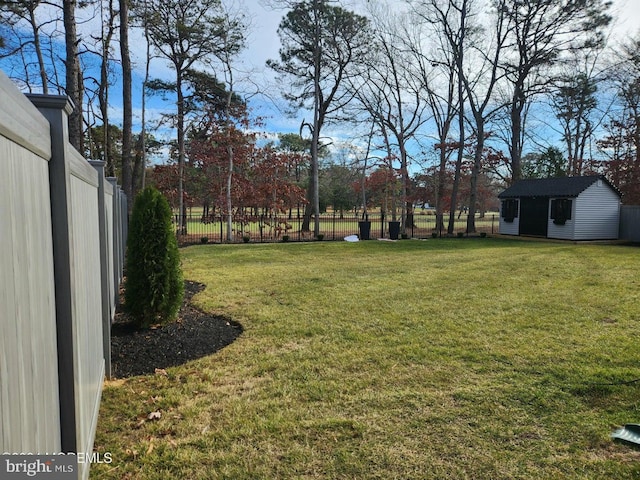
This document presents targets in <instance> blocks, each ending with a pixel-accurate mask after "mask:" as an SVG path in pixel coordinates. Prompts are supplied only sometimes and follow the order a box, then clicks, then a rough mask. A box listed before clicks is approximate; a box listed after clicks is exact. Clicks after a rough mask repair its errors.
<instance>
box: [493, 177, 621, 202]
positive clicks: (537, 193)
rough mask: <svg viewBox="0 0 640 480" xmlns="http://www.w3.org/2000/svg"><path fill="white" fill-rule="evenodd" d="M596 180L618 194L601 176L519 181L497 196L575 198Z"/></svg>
mask: <svg viewBox="0 0 640 480" xmlns="http://www.w3.org/2000/svg"><path fill="white" fill-rule="evenodd" d="M597 180H602V181H603V182H605V183H606V184H607V185H609V186H610V187H611V188H612V189H613V191H614V192H616V193H617V194H618V195H620V192H619V191H618V189H617V188H615V187H614V186H613V185H611V183H609V181H608V180H607V179H606V178H605V177H604V176H602V175H593V176H588V177H560V178H536V179H530V180H519V181H517V182H516V183H514V184H513V185H511V186H510V187H509V188H507V189H506V190H504V191H503V192H502V193H500V194H499V195H498V198H518V197H577V196H578V195H580V194H581V193H582V192H584V191H585V190H586V189H587V188H589V187H590V186H591V185H593V184H594V183H595V182H596V181H597Z"/></svg>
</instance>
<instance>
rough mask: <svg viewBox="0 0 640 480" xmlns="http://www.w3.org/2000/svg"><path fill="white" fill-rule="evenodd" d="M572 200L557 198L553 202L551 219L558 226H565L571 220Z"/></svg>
mask: <svg viewBox="0 0 640 480" xmlns="http://www.w3.org/2000/svg"><path fill="white" fill-rule="evenodd" d="M571 203H572V202H571V199H570V198H555V199H553V200H551V219H552V220H553V223H555V224H556V225H564V224H565V223H566V222H567V220H571Z"/></svg>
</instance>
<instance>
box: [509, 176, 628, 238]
mask: <svg viewBox="0 0 640 480" xmlns="http://www.w3.org/2000/svg"><path fill="white" fill-rule="evenodd" d="M620 197H621V195H620V192H619V191H618V189H616V188H615V187H614V186H613V185H612V184H611V183H609V181H608V180H607V179H606V178H605V177H603V176H601V175H594V176H585V177H561V178H543V179H532V180H520V181H518V182H516V183H514V184H513V185H512V186H511V187H509V188H507V189H506V190H504V191H503V192H502V193H500V194H499V195H498V198H499V199H500V200H501V205H500V230H499V231H500V233H501V234H504V235H531V236H540V237H547V238H558V239H563V240H615V239H617V238H618V230H619V225H620Z"/></svg>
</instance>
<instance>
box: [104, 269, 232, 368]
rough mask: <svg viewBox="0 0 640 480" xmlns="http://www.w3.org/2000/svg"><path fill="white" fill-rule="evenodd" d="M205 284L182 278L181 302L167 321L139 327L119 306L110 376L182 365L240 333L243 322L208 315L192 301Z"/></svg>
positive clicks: (224, 343)
mask: <svg viewBox="0 0 640 480" xmlns="http://www.w3.org/2000/svg"><path fill="white" fill-rule="evenodd" d="M203 289H204V285H202V284H200V283H196V282H190V281H186V282H185V289H184V302H183V304H182V307H181V308H180V312H179V313H178V319H177V320H176V321H175V322H173V323H170V324H168V325H163V326H158V327H152V328H148V329H143V330H139V329H137V328H136V327H135V326H134V325H133V324H132V323H131V321H130V318H129V317H128V316H127V314H126V312H124V311H123V309H122V308H121V307H118V310H117V312H116V316H115V319H114V323H113V325H112V326H111V368H112V376H113V377H115V378H125V377H130V376H134V375H148V374H153V373H155V371H156V369H165V368H167V367H174V366H177V365H182V364H183V363H185V362H188V361H190V360H195V359H197V358H201V357H204V356H207V355H211V354H212V353H215V352H217V351H218V350H220V349H222V348H224V347H226V346H227V345H229V344H230V343H231V342H233V341H234V340H235V339H236V338H238V336H239V335H240V334H241V333H242V326H241V325H240V324H239V323H237V322H234V321H233V320H230V319H228V318H224V317H221V316H216V315H209V314H207V313H205V312H202V311H201V310H199V309H197V308H195V307H194V306H193V305H192V304H191V299H192V298H193V296H194V295H195V294H196V293H198V292H200V291H202V290H203Z"/></svg>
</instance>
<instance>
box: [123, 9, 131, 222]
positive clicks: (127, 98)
mask: <svg viewBox="0 0 640 480" xmlns="http://www.w3.org/2000/svg"><path fill="white" fill-rule="evenodd" d="M127 2H128V0H120V56H121V59H122V110H123V113H122V189H123V190H124V193H125V195H126V196H127V198H128V199H129V202H128V205H129V211H131V208H132V206H133V174H132V162H131V150H132V148H131V147H132V133H131V130H132V122H133V108H132V101H131V58H130V56H129V8H128V3H127Z"/></svg>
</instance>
